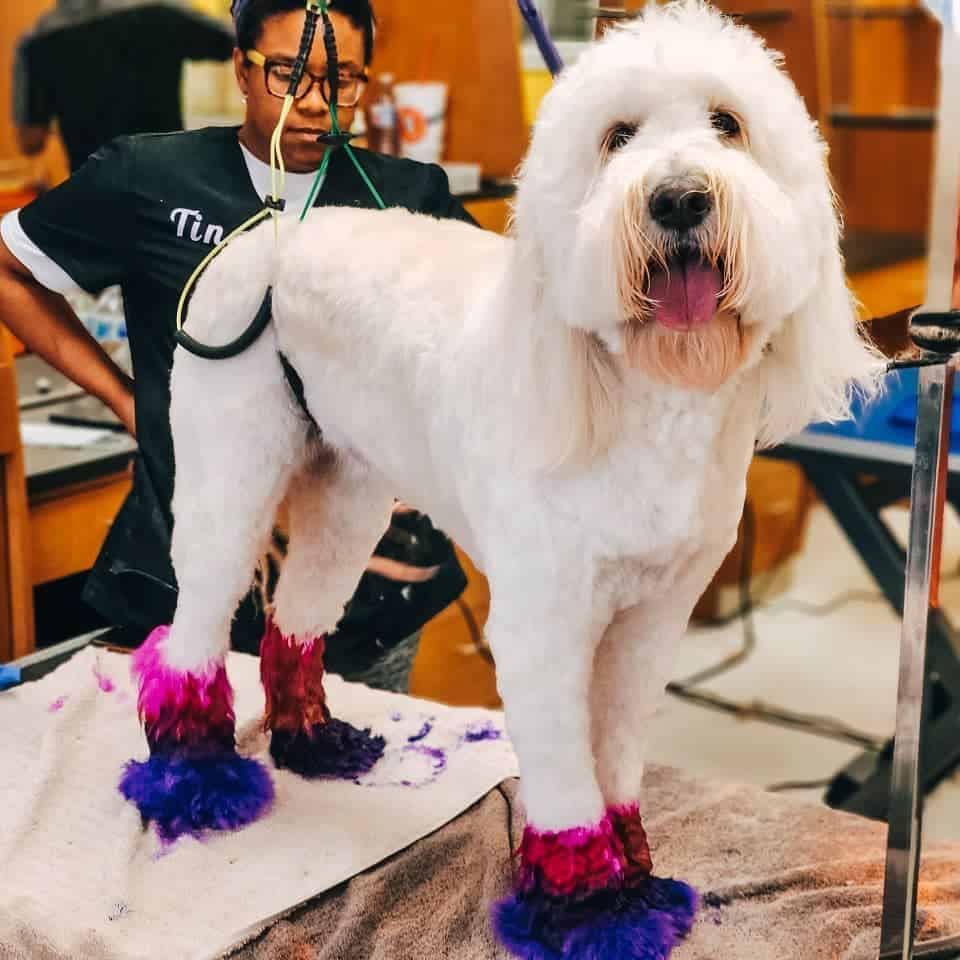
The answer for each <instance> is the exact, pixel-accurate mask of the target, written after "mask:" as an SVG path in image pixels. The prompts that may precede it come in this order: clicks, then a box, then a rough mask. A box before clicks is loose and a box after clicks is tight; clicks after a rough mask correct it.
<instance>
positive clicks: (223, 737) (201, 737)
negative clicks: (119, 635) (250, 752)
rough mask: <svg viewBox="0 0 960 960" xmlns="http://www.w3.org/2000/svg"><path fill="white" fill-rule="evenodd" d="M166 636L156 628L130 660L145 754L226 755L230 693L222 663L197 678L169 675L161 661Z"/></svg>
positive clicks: (229, 734)
mask: <svg viewBox="0 0 960 960" xmlns="http://www.w3.org/2000/svg"><path fill="white" fill-rule="evenodd" d="M169 633H170V628H169V627H166V626H163V627H157V628H156V629H155V630H154V631H153V632H152V633H151V634H150V636H149V637H147V639H146V640H145V641H144V642H143V644H142V645H141V646H140V647H139V649H138V650H137V651H136V652H135V653H134V655H133V668H132V669H133V673H134V676H135V677H137V679H138V683H139V688H140V693H139V698H138V706H139V710H140V717H141V719H142V720H143V725H144V729H145V731H146V734H147V741H148V743H149V744H150V749H151V752H153V751H154V750H155V749H157V748H160V749H163V750H167V751H169V750H172V749H176V748H188V749H189V748H198V749H204V748H214V749H217V748H219V749H232V748H233V746H234V725H235V717H234V712H233V690H232V688H231V687H230V681H229V680H228V679H227V672H226V669H225V668H224V664H223V661H222V660H221V661H219V662H218V661H213V662H211V663H210V664H209V666H208V667H207V668H206V669H205V670H204V671H203V672H202V673H200V674H193V673H186V672H182V671H179V670H174V669H172V668H171V667H169V666H168V665H167V664H166V662H165V660H164V656H163V643H164V641H165V640H166V639H167V636H168V635H169Z"/></svg>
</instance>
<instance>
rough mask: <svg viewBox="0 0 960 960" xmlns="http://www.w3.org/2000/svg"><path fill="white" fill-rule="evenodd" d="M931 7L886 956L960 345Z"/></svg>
mask: <svg viewBox="0 0 960 960" xmlns="http://www.w3.org/2000/svg"><path fill="white" fill-rule="evenodd" d="M927 3H928V6H930V8H931V9H932V10H933V12H934V13H935V15H936V16H937V17H938V18H939V19H940V20H941V21H942V25H943V30H942V37H941V48H940V102H939V109H938V114H937V117H938V122H937V147H936V156H935V160H934V180H933V192H932V195H933V200H932V212H931V218H930V231H929V246H928V251H929V253H928V272H927V295H926V302H925V303H924V305H923V307H921V308H920V310H919V311H918V312H917V313H916V314H915V315H914V317H913V319H912V320H911V333H912V335H913V337H914V339H915V340H916V341H917V343H918V344H919V345H920V346H922V347H924V348H926V349H927V350H932V351H934V352H936V353H938V354H940V355H941V356H942V358H943V362H942V363H939V364H936V365H934V366H925V367H921V369H920V371H919V386H918V398H917V435H916V450H915V454H914V465H913V481H912V486H911V494H910V534H909V542H908V546H907V568H906V591H905V595H904V604H903V626H902V633H901V641H900V679H899V689H898V691H897V725H896V734H895V738H894V753H893V770H892V779H891V784H890V805H889V816H888V824H889V832H888V836H887V864H886V874H885V877H884V889H883V919H882V922H881V933H880V960H912V958H913V955H914V926H915V922H916V914H917V882H918V875H919V867H920V839H921V824H922V819H923V793H922V790H921V788H920V784H919V771H920V755H921V754H920V751H921V749H922V744H921V730H922V723H923V717H924V699H925V696H924V695H925V693H926V683H927V675H926V649H927V624H928V619H929V616H930V610H931V608H933V607H936V606H937V604H938V598H937V581H938V577H939V569H940V547H941V531H942V527H943V505H944V492H945V487H946V470H947V455H948V452H949V447H950V420H951V409H952V400H953V379H954V363H955V355H956V354H957V352H958V351H960V311H957V310H955V309H954V310H953V312H951V308H956V307H958V306H960V304H953V303H952V302H951V297H952V291H953V280H954V277H953V269H954V263H955V262H956V257H957V220H958V216H960V203H958V199H960V0H927Z"/></svg>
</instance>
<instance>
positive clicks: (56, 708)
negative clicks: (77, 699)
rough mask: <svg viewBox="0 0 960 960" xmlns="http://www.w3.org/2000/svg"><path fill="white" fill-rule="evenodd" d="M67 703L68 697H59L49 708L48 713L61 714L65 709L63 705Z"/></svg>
mask: <svg viewBox="0 0 960 960" xmlns="http://www.w3.org/2000/svg"><path fill="white" fill-rule="evenodd" d="M66 702H67V698H66V697H57V699H56V700H54V701H53V703H51V704H50V706H49V707H47V713H59V712H60V711H61V710H62V709H63V705H64V704H65V703H66Z"/></svg>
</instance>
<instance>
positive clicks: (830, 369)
mask: <svg viewBox="0 0 960 960" xmlns="http://www.w3.org/2000/svg"><path fill="white" fill-rule="evenodd" d="M818 199H819V200H820V202H819V203H817V204H816V205H815V209H816V215H817V216H818V219H819V223H818V224H817V225H816V229H817V230H818V240H819V257H818V260H819V263H818V269H817V274H818V275H817V277H816V282H815V283H814V284H813V286H812V292H811V294H810V296H809V297H808V298H807V299H806V301H805V302H804V303H802V304H801V306H800V307H799V309H797V310H796V311H794V313H793V314H792V315H790V316H788V317H787V318H786V320H785V321H784V323H783V326H782V327H781V329H780V330H779V331H778V332H777V333H776V334H775V335H774V337H773V338H772V340H771V341H770V343H769V344H768V346H767V355H766V356H765V357H764V359H763V362H762V363H761V370H762V376H763V379H764V391H765V393H764V406H763V410H762V413H761V420H760V428H759V433H758V441H759V443H760V444H761V445H763V446H773V445H775V444H777V443H780V442H782V441H783V440H785V439H786V438H787V437H789V436H791V435H792V434H794V433H797V432H799V431H800V430H802V429H804V427H806V426H808V425H809V424H810V423H814V422H818V421H837V420H842V419H843V418H844V417H846V416H847V415H848V414H849V411H850V403H851V401H852V399H853V397H854V395H855V394H856V393H858V392H859V393H862V394H863V395H865V396H866V397H870V396H872V395H873V394H874V393H875V392H876V391H877V390H878V389H879V385H880V381H881V377H882V375H883V369H884V361H883V358H882V356H881V355H880V353H879V351H877V350H876V349H875V348H874V347H873V346H872V344H870V342H869V340H868V339H867V338H866V336H865V335H864V332H863V330H862V328H861V325H860V323H859V322H858V318H857V304H856V301H855V299H854V297H853V295H852V293H851V292H850V289H849V287H848V286H847V281H846V276H845V274H844V266H843V256H842V254H841V251H840V222H839V217H838V214H837V209H836V202H835V197H834V195H833V192H832V191H831V190H830V188H829V185H827V186H826V187H825V188H824V189H823V190H822V191H820V197H819V198H818Z"/></svg>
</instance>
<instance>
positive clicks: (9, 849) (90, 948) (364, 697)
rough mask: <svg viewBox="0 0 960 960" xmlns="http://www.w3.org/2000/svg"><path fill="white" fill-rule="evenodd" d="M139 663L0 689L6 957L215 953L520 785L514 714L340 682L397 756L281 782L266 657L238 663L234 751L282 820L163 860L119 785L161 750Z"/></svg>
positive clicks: (0, 949)
mask: <svg viewBox="0 0 960 960" xmlns="http://www.w3.org/2000/svg"><path fill="white" fill-rule="evenodd" d="M129 662H130V661H129V658H128V657H126V656H123V655H121V654H114V653H109V652H106V651H103V650H95V649H93V648H87V649H85V650H83V651H81V652H80V653H79V654H77V655H76V656H75V657H74V658H73V659H72V660H70V661H68V662H67V663H66V664H64V665H63V666H61V667H60V668H59V669H57V670H56V671H54V672H53V673H52V674H50V675H49V676H47V677H45V678H44V679H42V680H40V681H38V682H37V683H30V684H25V685H24V686H22V687H18V688H16V689H14V690H10V691H7V692H6V693H0V763H2V767H0V960H61V958H62V960H94V958H95V960H104V958H109V960H157V958H161V957H162V958H169V960H192V958H208V957H217V956H219V955H221V954H222V953H224V952H226V951H228V950H229V949H231V948H232V947H234V946H236V945H237V944H238V943H240V942H242V941H243V940H245V939H246V938H248V937H249V936H252V935H253V934H255V933H256V932H258V931H259V930H261V929H263V928H264V927H265V926H266V925H268V924H269V923H270V922H271V921H273V920H274V919H276V918H277V917H278V916H281V915H283V914H285V913H287V912H289V911H290V910H292V909H293V908H294V907H296V906H297V905H299V904H300V903H302V902H303V901H305V900H308V899H310V898H311V897H313V896H316V895H317V894H319V893H322V892H323V891H325V890H328V889H330V888H331V887H334V886H336V885H337V884H340V883H342V882H344V881H346V880H348V879H349V878H350V877H352V876H354V875H355V874H357V873H359V872H361V871H363V870H366V869H367V868H369V867H371V866H373V865H374V864H376V863H379V862H380V861H381V860H383V859H385V858H386V857H388V856H390V855H391V854H393V853H396V852H397V851H399V850H402V849H403V848H404V847H407V846H409V845H410V844H411V843H413V842H414V841H416V840H418V839H420V838H421V837H424V836H426V835H427V834H428V833H430V832H432V831H433V830H436V829H437V828H438V827H440V826H442V825H443V824H445V823H447V822H449V821H450V820H452V819H453V818H454V817H456V816H457V815H458V814H460V813H461V812H463V811H464V810H465V809H467V807H469V806H470V805H471V804H473V803H474V802H476V801H477V800H478V799H479V798H480V797H482V796H483V795H484V794H485V793H486V792H487V791H488V790H490V789H492V788H493V787H494V786H495V785H496V784H498V783H499V782H501V781H502V780H503V779H505V778H507V777H511V776H516V775H517V764H516V759H515V757H514V754H513V751H512V749H511V747H510V744H509V742H508V741H507V739H506V735H505V734H504V733H502V731H503V716H502V714H500V713H498V712H495V711H488V710H474V709H454V708H450V707H444V706H440V705H438V704H433V703H429V702H427V701H423V700H415V699H413V698H411V697H405V696H402V695H399V694H391V693H382V692H379V691H375V690H371V689H369V688H367V687H364V686H361V685H358V684H350V683H346V682H344V681H342V680H341V679H340V678H339V677H328V678H327V692H328V700H329V704H330V708H331V710H332V711H333V714H334V716H336V717H340V718H342V719H344V720H349V721H350V722H351V723H353V724H354V725H355V726H358V727H366V726H371V727H373V729H374V732H376V733H380V734H382V735H384V736H385V737H386V738H387V750H386V753H385V755H384V758H383V759H382V760H381V761H380V763H379V764H378V765H377V767H375V768H374V770H373V771H372V772H371V773H370V774H369V775H368V776H367V777H366V778H364V779H363V782H362V783H360V784H356V783H349V782H336V781H312V782H311V781H306V780H303V779H301V778H300V777H298V776H296V775H294V774H291V773H289V772H287V771H278V770H274V769H273V768H272V763H271V761H270V757H269V753H268V750H267V747H268V741H267V737H266V735H265V734H264V733H263V732H262V731H261V729H260V716H261V713H262V710H263V694H262V691H261V688H260V684H259V680H258V670H257V668H258V662H257V660H256V659H255V658H254V657H249V656H245V655H243V654H231V655H230V657H229V659H228V662H227V671H228V673H229V676H230V679H231V682H232V683H233V685H234V688H235V690H236V713H237V740H238V749H239V750H240V752H241V753H243V754H245V755H248V756H256V757H257V758H258V759H260V760H261V761H263V762H264V763H266V764H267V765H268V766H269V767H270V768H271V771H272V774H273V777H274V782H275V784H276V802H275V805H274V809H273V811H272V812H271V813H270V814H268V815H267V816H266V817H264V818H263V819H262V820H260V821H258V822H256V823H254V824H252V825H250V826H248V827H247V828H245V829H243V830H240V831H238V832H236V833H229V834H214V835H210V836H209V837H208V838H206V839H204V840H202V841H199V840H195V839H192V838H189V837H187V838H183V839H180V840H178V841H177V842H176V843H175V844H173V845H172V846H169V847H166V848H165V847H164V846H163V845H162V844H161V843H160V842H159V841H158V839H157V837H156V835H155V833H154V832H153V830H152V829H151V830H148V831H144V829H143V828H142V826H141V823H140V818H139V814H138V813H137V810H136V809H135V808H134V807H133V806H132V805H131V804H129V803H127V802H126V801H125V800H124V799H123V798H122V797H121V796H120V794H119V792H118V790H117V782H118V779H119V777H120V773H121V770H122V768H123V764H124V763H125V762H126V761H127V760H128V759H130V758H133V757H135V758H137V759H143V758H145V757H146V755H147V748H146V742H145V740H144V737H143V734H142V732H141V730H140V727H139V724H138V721H137V717H136V695H135V688H134V684H133V682H132V681H131V679H130V675H129ZM479 908H480V906H479V905H478V909H479Z"/></svg>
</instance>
